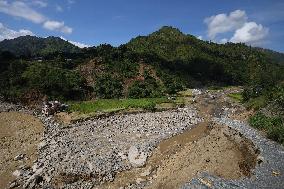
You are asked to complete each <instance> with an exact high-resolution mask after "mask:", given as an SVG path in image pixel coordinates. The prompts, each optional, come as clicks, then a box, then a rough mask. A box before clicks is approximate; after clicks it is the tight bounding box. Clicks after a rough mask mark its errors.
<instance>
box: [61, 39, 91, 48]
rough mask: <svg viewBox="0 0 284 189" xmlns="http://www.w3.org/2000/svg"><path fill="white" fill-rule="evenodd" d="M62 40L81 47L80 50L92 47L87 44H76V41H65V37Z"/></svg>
mask: <svg viewBox="0 0 284 189" xmlns="http://www.w3.org/2000/svg"><path fill="white" fill-rule="evenodd" d="M60 38H61V39H63V40H65V41H68V42H69V43H72V44H73V45H75V46H77V47H80V48H85V47H91V46H90V45H87V44H84V43H80V42H76V41H70V40H67V39H65V38H64V37H62V36H61V37H60Z"/></svg>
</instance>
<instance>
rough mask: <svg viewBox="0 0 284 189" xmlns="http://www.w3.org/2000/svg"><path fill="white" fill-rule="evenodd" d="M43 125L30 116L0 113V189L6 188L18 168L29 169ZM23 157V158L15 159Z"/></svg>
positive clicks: (35, 153) (17, 113)
mask: <svg viewBox="0 0 284 189" xmlns="http://www.w3.org/2000/svg"><path fill="white" fill-rule="evenodd" d="M43 129H44V127H43V124H42V123H41V121H40V120H39V119H37V118H35V117H34V116H32V115H28V114H24V113H19V112H0V130H1V132H0V188H6V187H7V185H8V183H9V182H11V181H13V180H14V179H15V177H14V176H13V175H12V173H13V172H14V171H15V170H17V169H18V168H19V166H26V167H30V166H32V164H33V161H34V160H36V158H37V144H38V141H39V139H40V137H41V136H42V133H43ZM21 154H22V155H23V158H18V159H19V160H15V157H16V156H18V155H21Z"/></svg>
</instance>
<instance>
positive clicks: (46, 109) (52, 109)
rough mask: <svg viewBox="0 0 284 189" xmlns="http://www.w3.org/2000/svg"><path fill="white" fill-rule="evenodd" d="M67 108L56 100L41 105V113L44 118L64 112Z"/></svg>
mask: <svg viewBox="0 0 284 189" xmlns="http://www.w3.org/2000/svg"><path fill="white" fill-rule="evenodd" d="M67 108H68V105H67V104H62V103H61V102H59V101H57V100H55V101H48V102H44V103H43V108H42V113H43V114H44V115H46V116H49V115H53V114H55V113H57V112H62V111H65V110H66V109H67Z"/></svg>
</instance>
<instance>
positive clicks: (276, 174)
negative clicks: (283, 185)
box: [272, 171, 280, 176]
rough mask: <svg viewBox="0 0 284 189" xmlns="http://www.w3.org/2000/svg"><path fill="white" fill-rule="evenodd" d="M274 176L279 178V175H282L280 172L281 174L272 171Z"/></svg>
mask: <svg viewBox="0 0 284 189" xmlns="http://www.w3.org/2000/svg"><path fill="white" fill-rule="evenodd" d="M272 175H273V176H279V175H280V172H279V171H272Z"/></svg>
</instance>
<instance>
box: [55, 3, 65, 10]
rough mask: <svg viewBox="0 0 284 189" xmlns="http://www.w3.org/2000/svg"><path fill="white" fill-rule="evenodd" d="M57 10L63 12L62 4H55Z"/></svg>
mask: <svg viewBox="0 0 284 189" xmlns="http://www.w3.org/2000/svg"><path fill="white" fill-rule="evenodd" d="M55 10H56V11H57V12H62V11H63V8H62V7H61V6H60V5H57V4H56V5H55Z"/></svg>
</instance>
